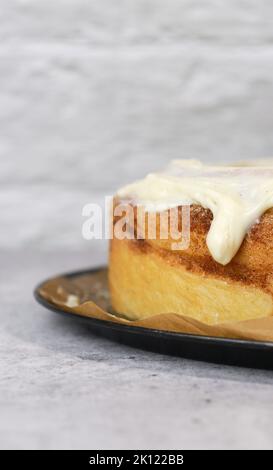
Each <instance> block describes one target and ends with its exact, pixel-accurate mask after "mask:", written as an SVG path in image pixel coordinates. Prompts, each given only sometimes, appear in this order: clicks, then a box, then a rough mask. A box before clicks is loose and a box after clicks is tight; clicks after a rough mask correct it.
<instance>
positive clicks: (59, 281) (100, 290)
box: [39, 269, 273, 341]
mask: <svg viewBox="0 0 273 470" xmlns="http://www.w3.org/2000/svg"><path fill="white" fill-rule="evenodd" d="M107 277H108V276H107V269H102V270H99V271H94V272H93V273H90V272H88V273H83V274H75V275H74V276H68V277H67V276H63V277H56V278H53V279H51V280H49V281H46V282H45V283H44V284H43V285H42V286H41V287H40V288H39V294H40V296H41V297H43V298H44V299H46V300H47V301H49V302H50V303H51V304H53V305H54V306H56V307H61V309H63V310H65V311H67V312H71V313H74V314H78V315H80V316H84V317H90V318H97V319H99V320H105V321H110V322H115V323H119V324H122V325H130V326H140V327H143V328H152V329H155V330H162V331H172V332H176V333H187V334H193V335H205V336H218V337H222V338H237V339H244V340H246V339H248V340H256V341H273V317H265V318H260V319H257V320H247V321H241V322H231V323H223V324H219V325H206V324H204V323H201V322H199V321H197V320H194V319H193V318H190V317H186V316H181V315H178V314H176V313H168V314H167V313H158V315H154V316H150V317H147V318H144V319H142V320H137V321H132V320H129V319H126V318H125V317H123V316H121V315H119V314H117V313H116V312H114V311H113V310H112V308H111V301H110V295H109V289H108V281H107Z"/></svg>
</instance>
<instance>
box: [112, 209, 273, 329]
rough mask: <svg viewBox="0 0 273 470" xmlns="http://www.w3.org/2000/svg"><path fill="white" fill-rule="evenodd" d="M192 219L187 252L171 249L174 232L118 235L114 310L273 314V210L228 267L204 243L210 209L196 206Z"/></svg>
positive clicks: (213, 317)
mask: <svg viewBox="0 0 273 470" xmlns="http://www.w3.org/2000/svg"><path fill="white" fill-rule="evenodd" d="M117 202H118V201H116V203H117ZM134 209H135V222H136V223H137V212H136V208H134ZM180 210H181V209H180ZM190 218H191V240H190V246H189V248H188V249H186V250H184V251H173V250H172V249H171V244H172V243H173V240H172V239H171V237H170V236H169V238H168V239H167V240H160V239H159V236H158V237H157V239H155V240H149V239H148V238H147V233H144V234H143V238H144V239H143V240H118V239H115V238H114V240H113V241H112V243H111V249H110V269H109V283H110V291H111V296H112V304H113V307H114V309H115V310H117V311H118V312H120V313H123V314H125V315H127V316H128V317H129V318H132V319H136V318H138V319H139V318H143V317H145V316H149V315H154V314H158V313H170V312H172V313H178V314H181V315H186V316H190V317H193V318H196V319H198V320H200V321H202V322H205V323H209V324H215V323H222V322H226V321H234V320H238V321H239V320H247V319H253V318H259V317H264V316H269V315H272V314H273V287H272V280H273V209H271V210H269V211H267V212H266V213H265V214H264V215H263V216H262V218H261V220H260V222H259V223H258V224H256V225H254V226H253V227H252V228H251V229H250V231H249V232H248V234H247V235H246V237H245V240H244V242H243V244H242V246H241V248H240V250H239V251H238V253H237V254H236V256H235V257H234V258H233V259H232V261H231V262H230V263H229V264H228V265H227V266H222V265H220V264H219V263H217V262H216V261H215V260H214V259H213V258H212V256H211V255H210V253H209V251H208V248H207V245H206V236H207V233H208V231H209V228H210V224H211V221H212V213H211V212H210V210H208V209H204V208H202V207H200V206H192V207H191V217H190ZM116 222H117V219H115V220H114V224H115V223H116ZM180 228H181V227H180ZM157 229H158V231H159V219H158V221H157Z"/></svg>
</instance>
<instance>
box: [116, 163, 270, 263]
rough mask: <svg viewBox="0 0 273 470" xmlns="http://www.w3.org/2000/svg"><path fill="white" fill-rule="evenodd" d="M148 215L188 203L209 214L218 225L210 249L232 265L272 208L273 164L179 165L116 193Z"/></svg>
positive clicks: (212, 231)
mask: <svg viewBox="0 0 273 470" xmlns="http://www.w3.org/2000/svg"><path fill="white" fill-rule="evenodd" d="M117 195H118V197H120V198H121V199H131V200H134V202H136V203H137V204H140V205H143V206H145V208H146V210H147V211H162V210H166V209H169V208H172V207H177V206H179V205H183V204H198V205H200V206H202V207H204V208H206V209H210V210H211V212H212V214H213V221H212V223H211V227H210V230H209V232H208V235H207V246H208V249H209V251H210V253H211V255H212V257H213V258H214V259H215V260H216V261H217V262H218V263H220V264H222V265H226V264H228V263H229V262H230V261H231V260H232V258H233V257H234V256H235V254H236V253H237V251H238V250H239V248H240V246H241V244H242V242H243V240H244V237H245V235H246V233H247V231H248V230H249V229H250V228H251V226H252V225H253V224H255V223H257V222H258V221H259V218H260V217H261V215H262V214H263V213H264V212H265V211H267V210H268V209H270V208H271V207H273V162H272V160H271V161H270V160H268V161H267V162H266V161H264V162H263V165H262V166H260V165H259V164H258V163H257V165H255V164H254V163H252V162H250V163H248V162H243V163H242V164H241V166H235V164H234V166H212V165H204V164H202V163H201V162H199V161H197V160H174V161H173V162H171V164H170V165H169V166H168V167H167V168H166V169H165V170H164V171H163V172H160V173H152V174H149V175H148V176H147V177H146V178H144V179H143V180H140V181H137V182H135V183H133V184H130V185H128V186H126V187H124V188H122V189H120V190H119V191H118V193H117Z"/></svg>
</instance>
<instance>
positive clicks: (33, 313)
mask: <svg viewBox="0 0 273 470" xmlns="http://www.w3.org/2000/svg"><path fill="white" fill-rule="evenodd" d="M104 259H105V254H104V252H103V250H101V251H100V250H99V249H96V250H95V251H92V249H91V248H90V250H89V251H87V252H86V253H75V252H73V253H71V252H70V253H69V252H66V253H64V252H63V253H62V252H60V251H58V252H57V251H56V252H48V253H39V252H37V253H33V252H31V251H24V252H22V251H21V252H13V253H11V252H7V251H5V252H1V264H2V269H1V271H0V278H1V279H0V293H1V313H0V315H1V328H0V417H1V418H0V447H1V448H4V449H12V448H19V449H27V448H31V449H78V448H84V449H98V448H101V449H103V448H113V449H114V448H144V449H147V448H156V449H164V448H170V449H171V448H176V449H180V448H182V449H183V448H227V449H230V448H249V449H250V448H271V449H272V447H273V437H272V435H273V404H272V403H273V402H272V393H273V372H270V371H258V370H247V369H243V368H233V367H226V366H219V365H213V364H206V363H199V362H194V361H189V360H183V359H181V358H171V357H165V356H162V355H157V354H153V353H148V352H144V351H139V350H134V349H133V348H130V347H125V346H121V345H119V344H115V343H112V342H110V341H108V340H105V339H101V338H98V337H95V336H93V334H92V332H91V331H90V330H89V329H88V328H87V327H86V326H85V325H82V324H80V323H79V322H77V321H75V320H73V319H69V318H63V317H59V316H57V315H55V314H54V313H51V312H48V311H46V310H45V309H43V308H42V307H41V306H39V305H38V304H36V303H35V301H34V300H33V297H32V290H33V287H34V285H35V284H36V283H37V282H39V281H40V280H41V279H43V278H46V277H48V276H50V275H52V274H56V273H58V272H62V271H64V270H72V269H80V268H84V267H88V266H92V265H95V264H97V263H100V262H103V261H104Z"/></svg>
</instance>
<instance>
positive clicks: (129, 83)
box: [0, 0, 273, 250]
mask: <svg viewBox="0 0 273 470" xmlns="http://www.w3.org/2000/svg"><path fill="white" fill-rule="evenodd" d="M0 24H1V28H0V136H1V137H0V164H1V167H0V170H1V171H0V213H1V215H2V230H1V231H0V246H1V247H2V248H3V247H4V248H5V249H8V248H12V249H15V248H18V247H20V248H22V247H31V248H33V247H37V249H48V248H52V247H55V248H56V247H57V248H58V249H59V248H61V247H62V248H64V249H72V248H73V249H79V250H81V249H84V250H85V249H86V243H87V242H84V241H83V240H82V239H81V222H82V220H81V219H82V218H81V207H82V205H83V204H84V203H86V202H88V201H90V200H91V201H93V200H101V199H102V197H103V194H104V193H107V194H110V193H111V192H112V191H114V190H115V188H116V187H118V186H120V185H122V184H124V183H126V182H129V181H130V180H133V179H136V178H137V177H140V176H142V175H144V174H145V173H147V172H148V171H150V170H153V169H156V168H159V167H160V166H162V165H164V164H166V163H167V162H168V161H169V160H170V159H172V158H187V157H191V158H201V159H204V160H212V161H224V160H236V159H242V158H259V157H265V156H270V155H272V154H273V133H272V129H273V113H272V104H273V3H272V2H271V1H270V0H260V1H259V2H257V0H247V1H246V0H229V1H228V2H227V1H226V0H205V1H204V0H199V1H197V0H168V1H166V0H115V1H113V0H39V1H37V0H1V6H0Z"/></svg>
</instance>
